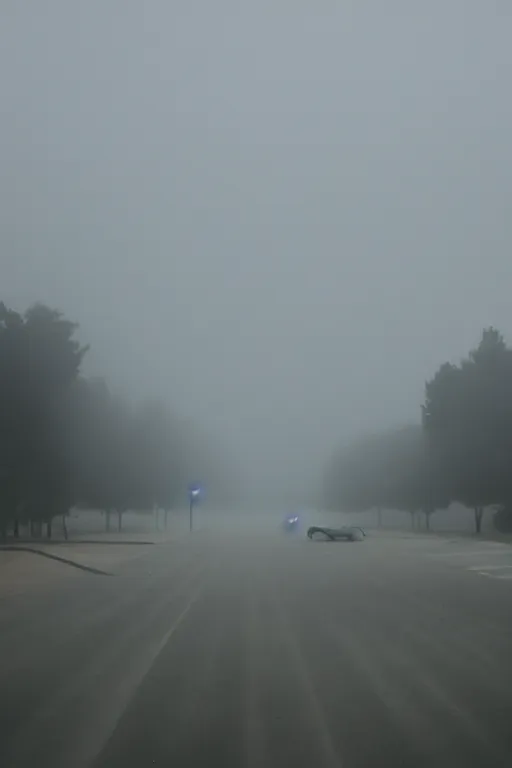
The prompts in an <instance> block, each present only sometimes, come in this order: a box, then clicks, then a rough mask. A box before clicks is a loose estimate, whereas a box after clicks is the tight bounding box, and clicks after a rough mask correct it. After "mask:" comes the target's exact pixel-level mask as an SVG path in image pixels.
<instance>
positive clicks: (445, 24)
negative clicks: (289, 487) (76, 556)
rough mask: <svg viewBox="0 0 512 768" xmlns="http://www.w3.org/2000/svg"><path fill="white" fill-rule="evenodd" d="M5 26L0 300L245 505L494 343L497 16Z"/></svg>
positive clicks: (142, 8)
mask: <svg viewBox="0 0 512 768" xmlns="http://www.w3.org/2000/svg"><path fill="white" fill-rule="evenodd" d="M1 5H2V9H1V16H0V30H1V31H0V98H1V102H0V103H1V109H2V115H1V123H0V125H1V132H2V133H1V135H2V145H1V147H2V163H1V174H0V217H1V218H0V238H1V257H0V258H1V283H0V290H1V298H2V299H3V300H4V301H6V302H7V303H9V304H11V305H13V306H14V307H15V308H19V309H22V308H25V307H26V306H27V305H28V304H30V303H31V302H34V301H36V300H41V301H44V302H47V303H49V304H51V305H53V306H57V307H59V308H61V309H62V310H63V311H64V312H65V313H66V314H67V315H69V316H70V317H72V318H73V319H76V320H77V321H78V322H80V325H81V335H82V337H83V338H84V340H86V341H89V342H90V343H91V344H92V351H91V353H90V355H89V358H88V362H87V370H88V372H90V373H97V372H102V373H105V374H106V375H107V377H108V378H109V379H110V381H111V382H112V383H113V384H114V385H115V386H116V387H119V386H120V387H121V388H122V389H123V390H124V391H126V392H127V393H128V394H130V395H133V396H136V397H139V396H147V395H158V396H163V397H166V398H168V399H169V401H170V402H171V403H172V405H173V406H174V408H175V409H176V410H177V411H178V412H180V413H181V414H183V416H184V417H186V418H194V419H195V420H196V421H197V423H198V424H203V425H204V426H205V427H206V428H207V429H208V430H209V431H210V432H213V433H214V434H215V435H216V438H217V440H218V441H219V444H220V445H224V446H225V448H226V450H227V451H233V450H234V451H236V452H237V455H238V458H239V459H240V461H241V462H242V463H243V464H244V463H245V464H246V465H247V466H249V465H250V466H252V467H253V469H254V473H253V483H264V484H265V483H267V484H268V485H269V486H271V485H273V484H277V485H279V484H282V485H286V484H289V483H300V482H301V481H300V480H299V479H298V478H299V477H300V478H301V479H302V482H306V480H307V478H309V477H310V476H311V474H312V473H313V474H314V472H316V471H317V470H318V466H319V463H321V461H323V459H324V458H325V456H326V455H328V453H329V451H330V450H331V449H332V447H333V445H334V444H335V443H337V442H339V441H340V440H344V439H345V438H346V437H347V436H350V435H353V434H355V433H357V432H358V431H360V430H367V429H369V428H372V427H373V426H375V427H382V426H388V425H393V424H395V423H403V422H406V421H408V420H410V419H417V418H418V415H419V404H420V402H421V400H422V397H423V385H424V381H425V379H426V378H428V377H430V376H431V375H432V374H433V373H434V371H435V369H436V367H437V366H438V364H439V363H441V362H442V361H443V360H445V359H453V360H454V361H457V359H458V358H459V357H461V356H462V355H463V354H465V353H466V352H467V350H468V349H469V347H470V346H471V345H473V344H474V343H475V342H476V341H477V340H478V336H479V334H480V331H481V328H482V327H483V326H484V325H489V324H494V325H497V326H498V327H499V328H500V329H501V330H503V332H504V333H505V334H506V335H508V338H509V340H510V341H512V248H511V245H512V216H511V210H510V209H511V200H512V196H511V172H512V152H511V137H512V119H511V100H510V75H511V71H512V70H511V63H512V46H511V45H510V40H511V39H512V34H511V33H512V23H511V21H512V7H511V6H510V3H509V2H508V0H502V1H501V2H493V1H492V0H488V1H487V2H483V1H482V0H430V2H420V0H416V1H415V0H395V1H393V0H389V1H388V2H382V1H381V0H357V2H356V1H355V0H353V1H352V2H350V1H349V0H316V1H315V2H311V1H308V2H306V0H272V2H269V1H268V0H253V2H248V0H237V1H235V0H233V2H228V0H216V1H215V2H214V1H213V0H145V1H144V2H142V0H87V2H85V0H82V1H80V0H3V2H2V4H1ZM308 472H309V474H308ZM276 478H277V479H276Z"/></svg>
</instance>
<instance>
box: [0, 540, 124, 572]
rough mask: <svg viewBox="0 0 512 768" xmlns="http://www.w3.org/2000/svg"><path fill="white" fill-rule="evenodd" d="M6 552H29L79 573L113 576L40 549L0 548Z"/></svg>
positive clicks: (21, 547) (22, 547)
mask: <svg viewBox="0 0 512 768" xmlns="http://www.w3.org/2000/svg"><path fill="white" fill-rule="evenodd" d="M2 550H3V551H7V552H30V553H31V554H33V555H40V556H41V557H47V558H48V559H49V560H56V561H57V562H59V563H64V564H65V565H70V566H72V567H73V568H78V569H79V570H80V571H86V572H87V573H94V574H95V575H96V576H113V575H114V574H113V573H109V572H108V571H102V570H100V569H99V568H93V567H92V566H90V565H82V564H81V563H77V562H75V561H74V560H69V559H68V558H66V557H59V556H58V555H51V554H50V553H49V552H43V551H42V550H41V549H34V548H33V547H24V546H20V547H17V546H9V545H7V546H0V551H2Z"/></svg>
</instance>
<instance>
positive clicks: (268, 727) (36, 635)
mask: <svg viewBox="0 0 512 768" xmlns="http://www.w3.org/2000/svg"><path fill="white" fill-rule="evenodd" d="M511 553H512V550H511V549H510V548H508V547H502V548H501V549H500V548H499V545H492V544H478V543H476V542H472V541H469V540H466V541H457V540H453V541H450V540H448V539H446V538H445V539H440V538H439V539H438V538H436V537H406V536H404V537H393V536H377V535H375V536H373V537H372V536H369V537H368V539H367V540H366V541H365V542H364V543H356V544H345V543H338V544H332V543H326V544H324V543H313V542H310V541H306V540H303V539H300V538H299V539H297V538H295V537H293V536H292V537H290V538H287V537H286V536H285V535H284V534H280V532H279V531H278V530H276V532H275V535H270V534H269V535H264V534H260V533H254V532H251V534H250V535H249V532H247V534H245V535H244V532H243V530H240V531H237V532H231V533H222V532H220V531H217V532H216V531H215V530H211V531H198V532H196V533H194V534H192V535H191V536H189V537H188V536H183V537H181V538H180V539H179V540H177V541H176V542H175V543H169V544H166V545H161V546H155V547H152V548H148V553H147V554H146V555H145V556H144V557H139V558H137V559H135V560H132V561H130V562H127V563H125V564H124V565H122V566H120V567H119V568H118V570H117V572H116V574H115V575H114V576H111V577H103V576H95V575H91V574H83V575H82V574H80V575H79V576H78V577H75V578H73V579H71V580H70V581H69V582H67V581H66V580H62V582H59V584H58V585H55V584H54V585H53V586H52V588H51V589H48V590H43V591H39V592H38V593H31V592H27V593H22V594H16V595H13V596H11V597H9V595H7V596H4V597H3V598H2V599H1V600H0V659H1V668H0V690H1V693H2V695H1V697H0V702H1V703H0V707H1V709H0V765H2V767H3V768H28V766H30V767H31V768H32V766H37V768H46V767H48V768H82V766H83V767H85V766H91V767H92V768H144V766H170V765H172V766H179V767H181V766H183V768H185V767H187V768H203V766H204V768H206V766H208V767H210V766H212V765H219V766H223V768H231V767H233V768H235V766H236V768H244V767H245V766H247V768H260V767H261V768H274V767H277V766H279V767H280V768H281V767H283V768H284V767H285V766H291V767H292V768H312V767H313V766H314V767H315V768H324V767H325V768H334V766H343V768H352V767H359V766H360V767H361V768H363V767H364V768H371V767H372V766H384V765H390V766H406V767H408V766H411V768H417V767H418V766H421V767H425V768H426V767H429V766H432V767H433V768H434V767H435V768H444V767H445V766H446V768H453V767H454V766H464V768H472V767H473V766H475V767H476V766H482V768H484V767H485V768H492V767H493V766H510V765H512V650H511V649H512V620H511V605H512V579H511V578H510V577H511V576H512V554H511Z"/></svg>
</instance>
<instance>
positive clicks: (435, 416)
mask: <svg viewBox="0 0 512 768" xmlns="http://www.w3.org/2000/svg"><path fill="white" fill-rule="evenodd" d="M423 425H424V430H425V435H426V437H427V440H428V444H429V450H430V453H431V457H432V463H433V466H434V467H435V472H436V476H437V478H438V482H439V483H440V485H441V486H442V488H443V493H444V494H445V495H447V496H448V497H449V498H450V499H451V500H453V501H459V502H461V503H463V504H465V505H466V506H468V507H470V508H472V509H473V510H474V515H475V529H476V532H477V533H480V530H481V523H482V515H483V510H484V508H485V507H488V506H491V505H502V504H507V503H510V500H512V477H511V473H510V471H509V468H510V466H512V350H510V349H509V348H508V347H507V346H506V344H505V341H504V339H503V336H502V335H501V334H500V333H499V332H498V331H497V330H496V329H494V328H487V329H485V330H484V331H483V333H482V338H481V341H480V343H479V345H478V347H477V348H476V349H474V350H473V351H472V352H471V353H470V355H469V357H468V359H466V360H464V361H463V362H462V363H461V364H460V365H459V366H455V365H450V364H448V363H445V364H444V365H442V366H441V367H440V368H439V370H438V371H437V373H436V374H435V376H434V377H433V379H432V380H431V381H429V382H428V383H427V384H426V391H425V404H424V406H423Z"/></svg>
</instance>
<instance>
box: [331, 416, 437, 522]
mask: <svg viewBox="0 0 512 768" xmlns="http://www.w3.org/2000/svg"><path fill="white" fill-rule="evenodd" d="M326 491H327V505H328V506H329V507H330V508H338V509H339V508H343V509H347V510H350V511H358V510H359V511H364V510H368V509H372V508H377V509H378V510H382V509H395V510H404V511H407V512H409V513H410V514H411V517H412V518H413V516H414V513H415V512H417V511H422V512H423V513H424V514H425V516H426V521H427V527H429V522H430V516H431V514H432V512H434V511H435V510H436V509H440V508H443V507H445V506H446V505H447V500H446V498H445V497H444V496H443V495H442V493H441V492H440V489H439V488H438V486H437V484H436V478H435V476H434V474H433V472H432V467H431V465H430V456H429V451H428V446H427V443H426V440H425V438H424V434H423V430H422V428H421V426H420V425H416V424H414V425H410V426H406V427H403V428H401V429H395V430H388V431H386V432H383V433H379V434H376V435H371V436H368V437H366V438H364V439H362V440H360V441H358V442H357V443H354V444H352V445H350V446H348V447H347V448H345V449H344V450H343V451H342V452H341V453H340V454H339V455H338V456H337V458H336V460H335V461H334V462H333V464H332V465H331V467H330V469H329V471H328V474H327V477H326ZM379 516H380V515H379Z"/></svg>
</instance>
